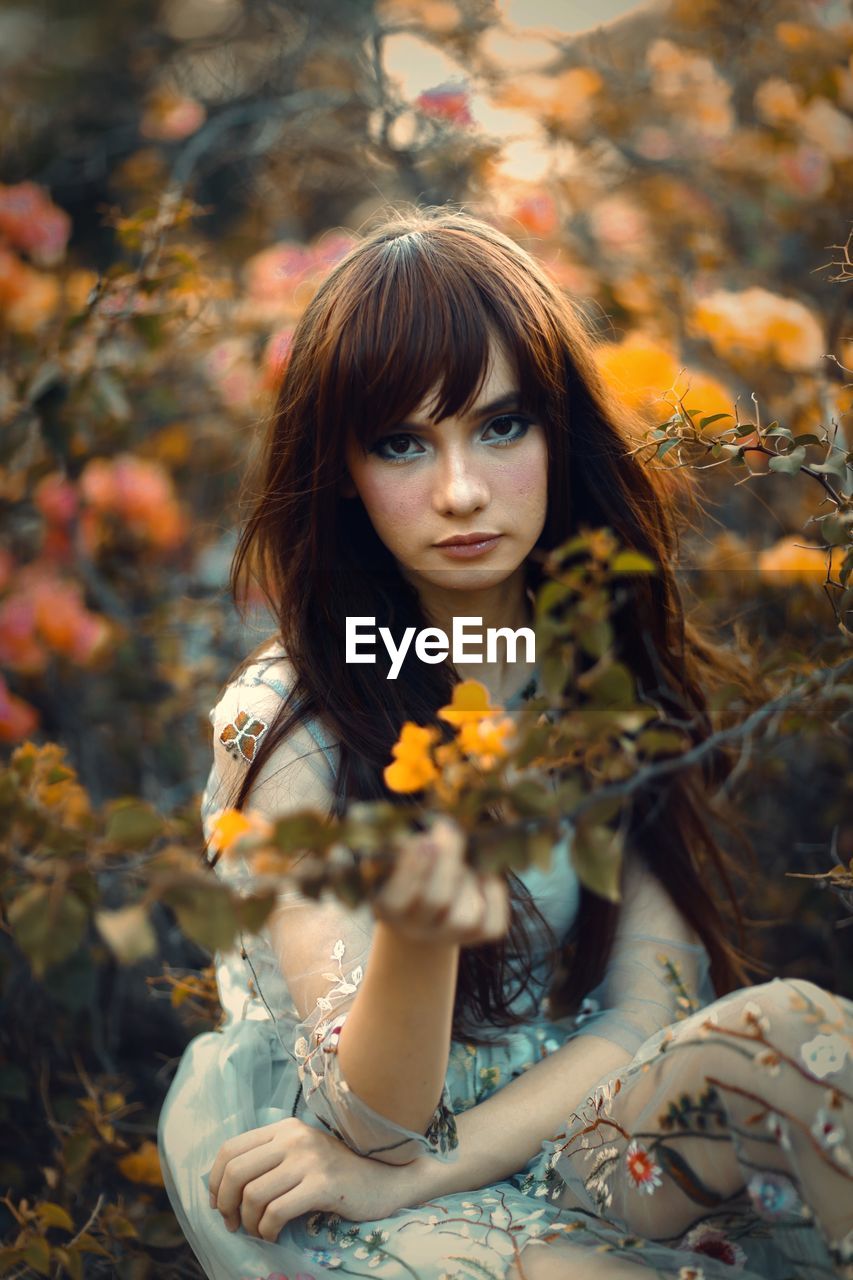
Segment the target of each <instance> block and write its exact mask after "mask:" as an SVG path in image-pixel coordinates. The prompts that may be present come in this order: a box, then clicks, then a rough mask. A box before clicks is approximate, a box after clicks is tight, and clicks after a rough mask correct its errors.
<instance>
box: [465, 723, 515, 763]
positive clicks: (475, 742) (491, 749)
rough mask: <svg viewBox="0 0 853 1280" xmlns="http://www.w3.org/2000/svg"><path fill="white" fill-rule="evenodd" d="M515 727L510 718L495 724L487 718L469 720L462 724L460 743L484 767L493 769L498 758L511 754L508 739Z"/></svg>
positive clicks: (504, 757) (502, 758)
mask: <svg viewBox="0 0 853 1280" xmlns="http://www.w3.org/2000/svg"><path fill="white" fill-rule="evenodd" d="M514 728H515V725H514V724H513V722H512V720H510V719H506V720H498V721H497V722H496V723H495V724H489V723H488V722H487V721H485V720H479V721H476V722H474V721H468V722H467V723H465V724H463V725H461V726H460V729H459V745H460V746H461V747H462V750H463V751H465V752H466V753H467V754H468V755H469V756H473V757H474V758H475V759H476V760H477V762H478V763H479V764H480V765H481V766H482V768H484V769H492V768H494V766H495V764H496V763H497V762H498V760H504V759H506V757H507V755H508V754H509V747H508V746H507V741H506V740H507V738H508V737H509V735H510V734H511V733H512V731H513V729H514Z"/></svg>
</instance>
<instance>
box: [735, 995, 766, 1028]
mask: <svg viewBox="0 0 853 1280" xmlns="http://www.w3.org/2000/svg"><path fill="white" fill-rule="evenodd" d="M741 1017H742V1018H743V1021H744V1022H745V1023H746V1025H747V1026H748V1027H751V1028H752V1030H753V1034H754V1035H759V1034H760V1033H761V1032H762V1031H763V1032H764V1033H765V1034H766V1033H767V1032H768V1031H769V1030H770V1019H769V1018H768V1017H766V1016H765V1014H763V1013H762V1012H761V1006H760V1005H758V1004H756V1003H755V1001H754V1000H747V1002H746V1004H745V1005H744V1006H743V1012H742V1014H741Z"/></svg>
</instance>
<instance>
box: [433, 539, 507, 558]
mask: <svg viewBox="0 0 853 1280" xmlns="http://www.w3.org/2000/svg"><path fill="white" fill-rule="evenodd" d="M502 537H503V534H500V533H499V534H498V536H497V537H496V538H486V539H485V541H484V542H467V543H466V542H456V543H450V544H449V545H447V546H443V547H439V546H437V547H436V550H437V551H442V552H443V553H444V554H445V555H447V556H452V557H453V559H454V560H470V559H472V557H474V556H482V555H485V554H486V552H487V551H491V550H492V548H493V547H496V546H497V545H498V543H499V542H500V540H501V538H502Z"/></svg>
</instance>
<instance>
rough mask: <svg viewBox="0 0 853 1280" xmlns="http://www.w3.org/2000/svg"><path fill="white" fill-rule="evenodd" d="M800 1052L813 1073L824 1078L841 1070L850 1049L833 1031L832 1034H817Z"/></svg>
mask: <svg viewBox="0 0 853 1280" xmlns="http://www.w3.org/2000/svg"><path fill="white" fill-rule="evenodd" d="M800 1052H801V1054H802V1059H803V1062H804V1063H805V1064H806V1066H807V1067H808V1069H809V1071H811V1073H812V1075H815V1076H819V1077H820V1079H821V1080H823V1078H824V1076H828V1075H832V1074H833V1073H834V1072H836V1071H840V1070H841V1068H842V1067H843V1066H844V1062H845V1059H846V1057H847V1054H848V1053H849V1049H848V1047H847V1045H846V1044H845V1042H844V1040H842V1038H841V1036H840V1035H838V1033H837V1032H833V1034H832V1035H819V1036H815V1037H814V1039H813V1040H809V1041H808V1042H807V1043H806V1044H804V1045H803V1047H802V1049H801V1051H800Z"/></svg>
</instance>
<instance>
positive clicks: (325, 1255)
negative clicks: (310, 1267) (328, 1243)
mask: <svg viewBox="0 0 853 1280" xmlns="http://www.w3.org/2000/svg"><path fill="white" fill-rule="evenodd" d="M311 1260H312V1261H313V1262H316V1263H317V1266H318V1267H328V1268H329V1269H330V1270H331V1269H332V1268H334V1267H340V1266H342V1265H343V1263H342V1262H341V1259H340V1258H338V1257H336V1256H335V1254H334V1253H332V1251H331V1249H312V1250H311Z"/></svg>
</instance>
